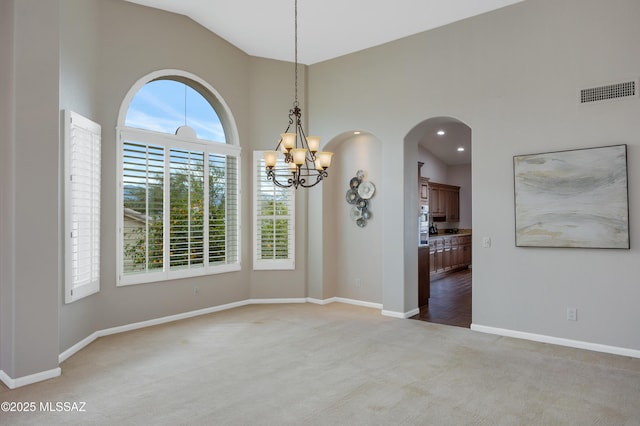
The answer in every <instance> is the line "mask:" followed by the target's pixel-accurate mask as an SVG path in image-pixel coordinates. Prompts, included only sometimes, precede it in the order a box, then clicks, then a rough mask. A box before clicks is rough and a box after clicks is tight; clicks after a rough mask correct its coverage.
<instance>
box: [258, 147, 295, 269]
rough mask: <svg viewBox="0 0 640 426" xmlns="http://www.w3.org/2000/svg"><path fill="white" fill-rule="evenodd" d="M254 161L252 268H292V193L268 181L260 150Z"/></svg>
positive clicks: (291, 189)
mask: <svg viewBox="0 0 640 426" xmlns="http://www.w3.org/2000/svg"><path fill="white" fill-rule="evenodd" d="M253 162H254V175H255V178H254V186H253V204H254V207H253V269H295V226H294V224H295V190H294V189H293V188H280V187H279V186H276V185H274V183H273V181H270V180H268V179H267V173H266V171H265V166H264V159H263V152H262V151H254V153H253ZM278 167H284V159H278Z"/></svg>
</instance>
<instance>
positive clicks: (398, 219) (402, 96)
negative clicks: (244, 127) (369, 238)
mask: <svg viewBox="0 0 640 426" xmlns="http://www.w3.org/2000/svg"><path fill="white" fill-rule="evenodd" d="M637 16H640V3H638V2H637V1H635V0H614V1H610V2H601V1H581V0H562V1H556V0H529V1H526V2H522V3H519V4H516V5H513V6H509V7H506V8H503V9H500V10H498V11H495V12H491V13H487V14H484V15H481V16H478V17H474V18H471V19H467V20H464V21H461V22H458V23H454V24H451V25H448V26H445V27H442V28H439V29H436V30H433V31H429V32H426V33H423V34H418V35H415V36H412V37H408V38H405V39H402V40H398V41H395V42H392V43H388V44H385V45H382V46H379V47H376V48H372V49H368V50H365V51H362V52H358V53H355V54H351V55H347V56H344V57H341V58H337V59H334V60H331V61H327V62H323V63H319V64H314V65H313V66H311V67H310V70H309V75H310V80H309V87H310V103H311V105H310V108H311V118H312V125H313V126H314V127H316V128H319V129H320V134H321V135H322V136H324V137H330V136H331V135H334V134H340V133H341V132H342V131H344V130H345V129H351V128H363V129H367V130H368V131H370V132H372V133H374V134H375V135H376V136H378V137H379V138H380V140H381V141H382V157H383V158H384V162H383V176H382V182H380V185H379V187H380V189H381V191H385V192H387V193H388V194H389V195H388V197H389V198H388V202H387V203H386V204H385V208H384V212H383V217H384V231H383V244H382V245H383V250H384V251H383V253H384V268H383V291H384V307H385V309H388V310H392V311H399V312H410V311H411V310H412V309H414V308H415V307H417V305H416V304H415V302H414V301H415V292H416V289H415V287H414V282H415V281H416V272H415V271H416V266H415V265H416V256H415V254H414V253H413V251H414V250H415V238H414V235H415V232H414V231H413V229H415V226H416V225H413V222H414V220H413V217H412V216H413V215H412V212H413V211H412V209H411V208H412V206H414V205H415V200H410V199H409V198H405V197H404V194H405V193H406V194H410V195H409V197H413V195H411V194H414V193H415V185H416V184H415V181H416V171H415V158H416V156H417V147H416V144H417V141H415V140H407V141H406V143H405V136H406V135H407V134H408V133H409V132H410V130H411V129H412V128H414V126H416V125H417V124H418V123H421V122H422V121H423V120H425V119H428V118H431V117H437V116H451V117H456V118H457V119H459V120H460V121H462V122H464V123H466V124H468V125H469V126H470V127H471V129H472V135H473V142H472V144H473V172H472V180H473V231H474V235H475V236H476V238H475V239H474V246H473V257H474V269H473V323H474V324H475V325H481V326H487V327H494V328H496V329H505V330H513V331H518V332H522V333H533V334H538V335H543V336H553V337H556V338H563V339H571V340H576V341H586V342H593V343H598V344H603V345H611V346H614V347H622V348H631V349H635V350H639V349H640V335H639V334H638V333H637V331H636V330H635V327H634V326H633V325H632V324H635V323H637V322H639V321H640V311H638V309H637V308H636V306H635V301H636V300H638V298H639V297H640V286H638V285H637V279H636V278H635V272H634V270H635V260H634V259H635V258H637V256H638V248H637V247H636V246H635V245H634V241H638V238H639V237H640V228H637V227H634V226H633V225H632V226H631V232H632V234H631V242H632V243H631V245H632V248H631V250H629V251H626V250H583V249H526V248H516V247H515V246H514V215H513V166H512V157H513V155H516V154H523V153H534V152H544V151H550V150H559V149H571V148H581V147H593V146H601V145H610V144H617V143H626V144H628V146H629V151H628V152H629V157H628V160H629V165H630V167H629V181H630V186H629V194H630V209H631V218H632V220H633V217H634V213H633V212H634V211H637V209H638V207H639V204H638V203H639V201H638V200H640V188H638V187H637V186H636V185H635V184H634V182H637V181H638V177H639V176H638V173H640V172H638V168H637V167H634V164H636V163H638V161H640V142H639V141H638V137H637V135H638V134H639V133H640V124H639V123H640V120H638V117H639V116H640V101H638V99H632V100H619V101H616V102H603V103H600V104H597V105H586V106H581V105H579V104H578V103H577V91H578V89H579V88H584V87H591V85H594V84H605V83H609V82H612V81H614V82H615V81H619V80H621V79H627V78H630V77H631V78H635V77H637V76H638V75H639V73H640V56H638V55H634V54H632V52H635V51H637V43H636V40H638V39H639V38H640V27H639V26H638V25H637V22H636V17H637ZM399 64H401V66H399ZM482 237H491V238H492V241H493V245H492V247H491V248H489V249H485V248H482V246H481V241H482ZM352 248H353V249H355V247H352ZM368 254H369V253H368V252H367V251H366V250H365V251H364V252H363V253H362V255H363V256H367V255H368ZM310 262H313V259H310ZM325 267H331V266H330V265H325ZM569 306H574V307H577V308H578V312H579V320H578V321H577V322H568V321H566V319H565V313H566V308H567V307H569Z"/></svg>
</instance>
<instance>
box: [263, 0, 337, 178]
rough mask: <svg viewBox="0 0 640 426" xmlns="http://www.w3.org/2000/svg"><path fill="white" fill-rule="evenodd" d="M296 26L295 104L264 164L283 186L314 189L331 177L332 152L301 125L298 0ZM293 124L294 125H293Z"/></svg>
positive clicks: (296, 3) (266, 154)
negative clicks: (325, 148)
mask: <svg viewBox="0 0 640 426" xmlns="http://www.w3.org/2000/svg"><path fill="white" fill-rule="evenodd" d="M294 12H295V13H294V14H295V19H294V26H295V63H294V66H295V71H294V75H295V98H294V101H293V107H292V108H291V109H290V110H289V125H288V126H287V129H286V130H285V131H284V133H281V134H280V140H279V141H278V145H276V149H275V151H265V152H264V163H265V169H266V171H267V179H268V180H271V181H273V183H274V184H275V185H277V186H280V187H282V188H290V187H292V186H293V187H294V188H295V189H298V187H300V186H301V187H303V188H311V187H312V186H315V185H317V184H318V183H320V181H322V179H324V178H326V177H327V176H329V174H328V173H327V169H328V168H329V166H330V165H331V156H332V155H333V153H332V152H328V151H318V149H319V147H320V138H319V137H318V136H307V135H306V133H305V131H304V129H303V128H302V123H301V120H302V119H301V117H302V111H301V110H300V106H299V103H298V0H295V8H294ZM292 126H293V128H292ZM278 150H280V151H281V152H282V154H283V155H284V165H282V162H280V165H278V156H279V152H278Z"/></svg>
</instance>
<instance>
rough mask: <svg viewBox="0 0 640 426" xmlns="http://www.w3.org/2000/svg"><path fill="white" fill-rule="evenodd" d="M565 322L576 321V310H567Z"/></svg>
mask: <svg viewBox="0 0 640 426" xmlns="http://www.w3.org/2000/svg"><path fill="white" fill-rule="evenodd" d="M567 321H578V309H577V308H567Z"/></svg>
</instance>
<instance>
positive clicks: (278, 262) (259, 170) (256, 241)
mask: <svg viewBox="0 0 640 426" xmlns="http://www.w3.org/2000/svg"><path fill="white" fill-rule="evenodd" d="M263 155H264V151H254V152H253V162H252V164H253V229H252V236H253V269H254V270H294V269H295V268H296V209H295V206H296V192H295V189H294V188H279V187H275V185H274V187H275V188H277V190H279V191H287V192H289V203H288V204H287V206H288V207H289V215H288V216H289V220H290V227H289V235H288V237H289V257H288V258H287V259H259V258H258V256H259V248H260V247H262V240H261V238H260V235H259V228H258V221H259V217H258V216H259V215H258V210H259V209H258V206H259V200H258V195H259V193H260V191H259V188H258V185H259V181H260V176H262V177H263V179H265V180H266V172H265V168H264V159H263ZM278 161H283V160H281V159H279V160H278ZM272 184H273V183H272Z"/></svg>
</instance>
